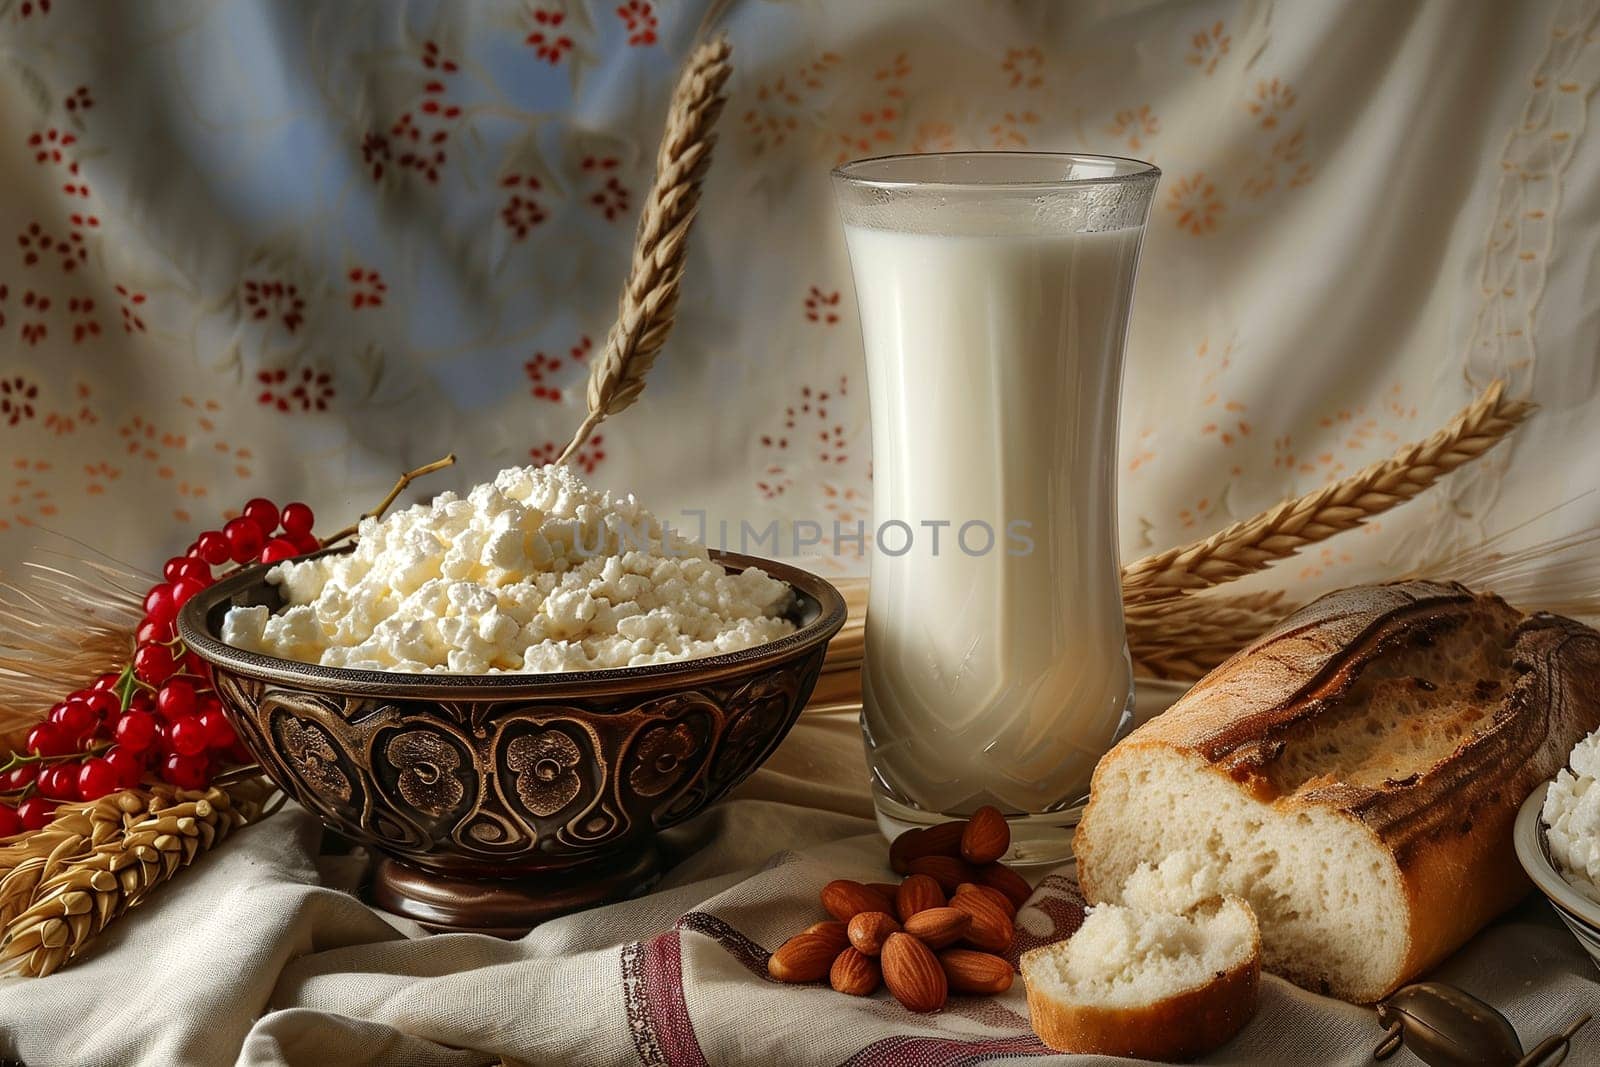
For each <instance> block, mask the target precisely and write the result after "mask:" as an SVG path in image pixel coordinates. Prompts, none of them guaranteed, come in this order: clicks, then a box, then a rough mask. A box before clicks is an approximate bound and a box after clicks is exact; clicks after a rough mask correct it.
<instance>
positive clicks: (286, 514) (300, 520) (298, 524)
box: [283, 500, 317, 535]
mask: <svg viewBox="0 0 1600 1067" xmlns="http://www.w3.org/2000/svg"><path fill="white" fill-rule="evenodd" d="M316 521H317V517H316V515H314V514H313V513H312V511H311V508H309V507H308V506H306V505H305V504H302V503H300V502H299V501H298V500H297V501H295V502H294V503H293V504H285V505H284V506H283V532H284V533H286V534H291V535H293V534H308V533H310V532H311V527H312V525H313V524H315V523H316Z"/></svg>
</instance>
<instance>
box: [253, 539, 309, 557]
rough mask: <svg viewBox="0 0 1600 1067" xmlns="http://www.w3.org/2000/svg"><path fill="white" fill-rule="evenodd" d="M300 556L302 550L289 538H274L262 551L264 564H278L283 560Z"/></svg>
mask: <svg viewBox="0 0 1600 1067" xmlns="http://www.w3.org/2000/svg"><path fill="white" fill-rule="evenodd" d="M299 554H300V548H299V546H298V545H296V544H295V543H294V542H293V541H291V540H289V539H288V538H287V537H274V538H273V539H272V540H270V541H268V542H267V547H266V548H263V549H262V550H261V562H262V563H277V562H279V561H281V560H286V559H292V558H293V557H295V556H298V555H299Z"/></svg>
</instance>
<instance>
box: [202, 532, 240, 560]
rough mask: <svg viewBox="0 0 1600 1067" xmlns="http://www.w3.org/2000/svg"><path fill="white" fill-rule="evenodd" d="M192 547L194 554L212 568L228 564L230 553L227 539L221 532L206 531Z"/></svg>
mask: <svg viewBox="0 0 1600 1067" xmlns="http://www.w3.org/2000/svg"><path fill="white" fill-rule="evenodd" d="M194 547H195V552H196V554H198V555H199V557H200V558H201V559H202V560H204V561H205V562H207V563H209V564H211V565H212V566H213V567H215V566H217V565H218V564H220V563H226V562H228V557H229V555H230V554H231V552H232V550H231V549H230V548H229V546H228V539H227V537H225V536H224V535H223V533H222V531H221V530H208V531H206V532H205V533H203V534H201V535H200V537H199V538H198V539H197V540H196V541H195V543H194Z"/></svg>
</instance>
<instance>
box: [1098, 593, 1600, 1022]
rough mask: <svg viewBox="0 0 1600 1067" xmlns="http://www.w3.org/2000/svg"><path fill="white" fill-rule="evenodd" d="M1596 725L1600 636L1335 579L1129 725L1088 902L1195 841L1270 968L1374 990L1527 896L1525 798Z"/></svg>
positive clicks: (1481, 605) (1564, 624)
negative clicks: (1522, 842) (1336, 584)
mask: <svg viewBox="0 0 1600 1067" xmlns="http://www.w3.org/2000/svg"><path fill="white" fill-rule="evenodd" d="M1597 726H1600V634H1596V632H1595V631H1594V630H1591V629H1589V628H1588V627H1586V626H1583V625H1581V624H1579V623H1576V622H1573V621H1571V620H1569V619H1561V618H1557V617H1554V616H1549V615H1538V616H1533V617H1530V618H1524V617H1523V616H1522V615H1521V614H1520V613H1518V612H1517V611H1515V610H1514V609H1512V608H1511V607H1509V606H1507V605H1506V604H1505V603H1504V602H1503V601H1501V600H1500V599H1499V598H1497V597H1493V596H1487V595H1475V594H1473V593H1472V592H1471V591H1469V590H1467V589H1466V588H1464V587H1462V586H1460V585H1455V584H1439V583H1432V582H1406V583H1397V584H1392V585H1384V586H1366V587H1360V588H1356V589H1349V590H1344V591H1342V592H1339V593H1334V594H1330V595H1329V596H1326V597H1323V598H1322V599H1320V600H1317V601H1316V602H1314V603H1312V604H1310V605H1308V606H1307V607H1306V608H1304V609H1302V610H1301V611H1299V612H1297V613H1296V614H1295V615H1293V616H1292V617H1291V618H1289V619H1287V620H1286V621H1285V622H1283V623H1282V624H1281V625H1279V626H1278V627H1276V628H1275V629H1274V630H1272V631H1271V632H1270V633H1268V634H1266V635H1264V636H1263V637H1261V638H1260V639H1259V640H1257V641H1255V642H1254V643H1253V644H1251V645H1250V646H1249V647H1248V648H1246V649H1244V650H1242V651H1241V652H1240V653H1239V654H1238V655H1236V656H1234V657H1233V658H1232V659H1230V660H1229V661H1228V662H1226V663H1224V664H1223V665H1222V666H1220V667H1218V668H1217V669H1216V670H1215V671H1213V672H1212V673H1211V674H1210V675H1208V676H1207V677H1206V678H1204V679H1203V680H1202V681H1201V682H1200V683H1199V684H1197V685H1196V686H1195V687H1194V688H1193V689H1192V690H1190V692H1189V693H1188V694H1187V695H1186V696H1184V698H1183V699H1181V700H1180V701H1178V703H1176V704H1175V705H1173V707H1172V708H1171V709H1170V710H1168V711H1167V712H1166V713H1165V714H1163V715H1160V716H1157V717H1156V718H1155V719H1153V720H1151V721H1150V722H1149V723H1147V724H1145V725H1144V726H1142V727H1140V728H1139V729H1138V730H1136V731H1134V732H1133V733H1132V734H1131V735H1129V736H1128V737H1127V738H1125V739H1124V740H1123V741H1122V742H1121V743H1119V744H1118V745H1117V746H1116V747H1115V748H1114V749H1112V751H1111V752H1110V753H1108V754H1107V755H1106V756H1105V757H1104V758H1103V759H1102V760H1101V761H1100V763H1099V765H1098V766H1097V767H1096V769H1095V775H1094V781H1093V785H1092V787H1091V792H1090V801H1089V805H1088V808H1087V810H1086V811H1085V813H1084V817H1083V821H1082V822H1081V824H1080V825H1079V827H1078V830H1077V834H1076V837H1075V838H1074V850H1075V852H1076V855H1077V859H1078V872H1079V880H1080V882H1081V883H1082V886H1083V890H1084V893H1085V895H1086V896H1087V897H1088V899H1090V900H1091V901H1096V902H1099V901H1111V902H1116V901H1119V900H1120V899H1121V894H1122V886H1123V885H1124V883H1125V882H1126V881H1127V879H1128V877H1129V875H1130V874H1132V873H1133V872H1134V871H1135V870H1136V869H1137V868H1138V867H1139V865H1140V864H1141V863H1144V862H1155V861H1157V860H1159V859H1161V858H1163V857H1165V856H1167V855H1168V854H1170V853H1172V852H1175V851H1180V850H1185V849H1188V850H1190V851H1191V852H1192V853H1193V861H1194V865H1195V866H1197V867H1200V868H1204V869H1209V870H1212V871H1214V872H1215V878H1216V888H1217V889H1219V890H1220V891H1222V892H1225V893H1230V894H1234V895H1236V896H1239V897H1242V898H1244V899H1245V900H1247V901H1248V902H1249V904H1250V906H1251V908H1252V909H1253V910H1254V911H1255V914H1256V917H1257V919H1258V920H1259V921H1260V924H1261V935H1262V944H1263V953H1264V962H1265V966H1266V967H1267V969H1268V970H1271V971H1274V972H1276V973H1279V974H1282V975H1284V976H1285V977H1287V978H1289V979H1291V980H1293V981H1295V982H1297V983H1299V984H1301V985H1303V986H1305V987H1306V988H1308V989H1313V990H1316V991H1318V992H1322V993H1331V994H1333V995H1335V996H1339V997H1342V998H1344V999H1346V1000H1351V1001H1357V1002H1370V1001H1374V1000H1377V999H1379V998H1381V997H1383V996H1385V995H1386V994H1388V993H1389V992H1391V991H1392V990H1394V989H1395V988H1397V987H1398V986H1400V985H1402V984H1404V983H1405V982H1406V981H1407V980H1409V979H1410V978H1411V977H1413V976H1414V975H1416V974H1418V973H1419V972H1421V971H1423V970H1425V969H1427V968H1428V967H1431V966H1432V965H1433V964H1435V963H1437V962H1438V961H1439V960H1441V959H1443V958H1444V957H1445V956H1446V955H1448V954H1449V953H1450V952H1452V951H1454V950H1455V948H1457V947H1458V946H1459V945H1460V944H1461V943H1462V942H1464V941H1465V940H1466V939H1467V938H1468V937H1470V936H1472V934H1473V933H1474V932H1475V931H1476V930H1478V929H1479V928H1480V927H1481V926H1482V925H1483V924H1484V923H1486V922H1487V921H1488V920H1489V919H1491V918H1492V917H1494V916H1495V915H1497V914H1498V913H1500V912H1501V911H1503V910H1504V909H1506V908H1507V907H1509V906H1510V905H1511V904H1513V903H1515V902H1516V901H1517V900H1518V899H1519V898H1521V897H1522V896H1523V894H1524V893H1525V892H1526V891H1527V882H1526V880H1525V879H1524V876H1523V874H1522V871H1521V868H1520V867H1519V866H1518V864H1517V862H1516V859H1515V858H1514V856H1513V853H1512V846H1511V825H1512V822H1513V819H1514V816H1515V814H1516V810H1517V807H1518V805H1519V804H1520V803H1521V801H1522V800H1523V798H1524V797H1526V796H1527V794H1528V793H1529V792H1530V791H1531V790H1532V789H1533V788H1534V787H1535V786H1536V785H1537V784H1538V783H1539V782H1541V781H1543V780H1544V779H1547V778H1549V777H1550V776H1551V775H1553V774H1554V773H1555V772H1556V770H1558V769H1559V768H1560V767H1561V766H1562V764H1563V763H1564V762H1565V758H1566V753H1567V752H1568V750H1570V749H1571V747H1572V745H1573V744H1574V743H1575V742H1576V741H1577V740H1578V739H1579V738H1581V737H1583V736H1584V735H1585V734H1586V733H1588V732H1589V731H1591V730H1593V729H1595V728H1596V727H1597Z"/></svg>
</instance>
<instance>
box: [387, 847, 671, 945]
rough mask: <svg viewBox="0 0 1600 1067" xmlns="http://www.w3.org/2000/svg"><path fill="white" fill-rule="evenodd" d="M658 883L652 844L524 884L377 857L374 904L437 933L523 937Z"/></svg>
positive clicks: (521, 880)
mask: <svg viewBox="0 0 1600 1067" xmlns="http://www.w3.org/2000/svg"><path fill="white" fill-rule="evenodd" d="M660 877H661V853H660V851H659V850H658V849H657V848H656V845H655V843H654V842H653V841H652V842H650V843H648V844H646V845H645V847H644V848H643V849H641V850H639V851H637V852H630V853H628V854H626V855H624V856H621V857H619V858H617V859H609V860H600V861H596V862H595V863H590V864H584V865H582V866H578V867H570V868H567V869H565V870H559V871H551V872H549V873H547V874H536V875H528V876H525V877H521V878H507V879H490V878H463V877H460V876H457V875H448V874H439V873H437V872H434V871H425V870H422V869H420V868H417V867H408V866H406V865H405V864H403V863H400V862H398V861H396V860H393V859H391V858H389V857H388V856H382V855H380V856H379V857H378V861H377V863H376V865H375V866H374V867H373V871H372V888H371V895H372V903H374V904H376V905H377V906H378V907H380V908H382V909H383V910H384V911H387V912H392V913H393V914H395V915H400V916H403V917H404V918H407V919H413V920H415V921H416V922H418V923H421V924H422V925H423V926H425V927H427V928H428V929H429V930H432V931H434V932H435V933H471V934H491V935H493V936H495V937H508V938H516V937H521V936H522V935H523V934H525V933H527V932H528V931H529V930H531V929H533V928H534V927H535V926H537V925H539V924H540V923H542V922H544V921H545V920H546V919H554V918H556V917H557V916H561V915H566V914H568V913H570V912H574V911H581V910H583V909H584V908H592V907H595V906H597V905H600V904H608V903H611V902H613V901H617V900H626V899H628V898H630V897H636V896H639V895H641V894H643V893H645V892H646V891H648V890H649V889H650V888H651V887H652V886H653V885H655V883H656V881H657V879H659V878H660Z"/></svg>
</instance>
